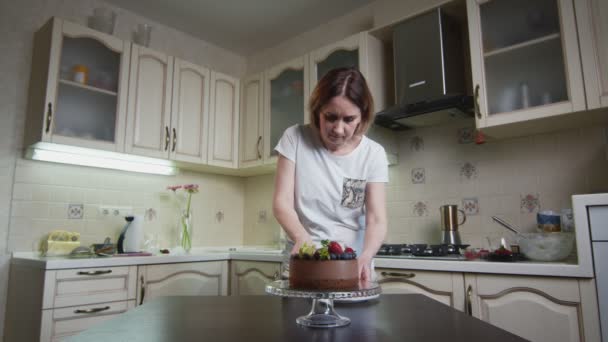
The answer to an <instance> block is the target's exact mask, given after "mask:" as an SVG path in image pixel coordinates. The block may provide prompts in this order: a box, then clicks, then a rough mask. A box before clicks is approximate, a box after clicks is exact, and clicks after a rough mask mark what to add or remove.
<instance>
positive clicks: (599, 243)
mask: <svg viewBox="0 0 608 342" xmlns="http://www.w3.org/2000/svg"><path fill="white" fill-rule="evenodd" d="M572 204H573V207H574V208H573V209H574V219H575V222H576V225H577V229H579V228H580V227H587V226H588V227H589V232H590V234H591V247H592V252H593V268H594V270H595V285H596V287H597V300H598V307H599V314H600V329H601V334H602V341H604V342H608V193H605V194H592V195H575V196H572Z"/></svg>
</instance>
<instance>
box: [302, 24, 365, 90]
mask: <svg viewBox="0 0 608 342" xmlns="http://www.w3.org/2000/svg"><path fill="white" fill-rule="evenodd" d="M359 37H360V35H359V34H356V35H354V36H351V37H348V38H347V39H344V40H341V41H339V42H337V43H334V44H331V45H327V46H324V47H322V48H320V49H317V50H315V51H313V52H312V53H311V54H310V90H309V93H312V91H313V89H314V88H315V86H316V85H317V82H319V80H320V79H321V78H323V76H325V74H326V73H327V72H328V71H330V70H332V69H335V68H347V67H350V68H355V69H358V70H359V71H362V70H361V69H360V68H359V65H360V61H359V58H360V57H359V56H360V38H359Z"/></svg>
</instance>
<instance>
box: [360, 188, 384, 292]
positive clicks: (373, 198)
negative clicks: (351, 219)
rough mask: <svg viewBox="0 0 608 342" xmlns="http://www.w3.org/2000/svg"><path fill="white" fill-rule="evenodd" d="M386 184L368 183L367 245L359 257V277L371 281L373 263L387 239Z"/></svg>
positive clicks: (366, 206) (366, 205)
mask: <svg viewBox="0 0 608 342" xmlns="http://www.w3.org/2000/svg"><path fill="white" fill-rule="evenodd" d="M385 186H386V184H385V183H373V182H372V183H367V186H366V189H365V191H366V194H365V208H366V211H365V226H366V228H365V245H364V246H363V252H362V253H361V255H360V256H359V275H360V278H361V279H363V280H366V279H371V278H372V275H371V270H370V265H371V261H372V259H373V258H374V256H375V255H376V253H377V252H378V249H380V246H381V245H382V242H383V241H384V238H385V237H386V230H387V228H386V222H387V221H386V188H385Z"/></svg>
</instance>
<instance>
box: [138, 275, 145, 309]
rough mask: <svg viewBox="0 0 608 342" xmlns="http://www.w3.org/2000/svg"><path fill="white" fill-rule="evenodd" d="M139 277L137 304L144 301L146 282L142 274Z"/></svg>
mask: <svg viewBox="0 0 608 342" xmlns="http://www.w3.org/2000/svg"><path fill="white" fill-rule="evenodd" d="M139 279H140V280H141V282H140V285H139V286H140V288H139V305H142V304H143V303H144V297H145V296H146V282H145V280H144V276H143V275H142V276H141V278H139Z"/></svg>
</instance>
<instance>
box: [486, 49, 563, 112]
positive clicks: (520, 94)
mask: <svg viewBox="0 0 608 342" xmlns="http://www.w3.org/2000/svg"><path fill="white" fill-rule="evenodd" d="M485 67H486V79H487V94H488V106H489V112H490V114H495V113H500V112H510V111H513V110H518V109H525V108H527V107H534V106H540V105H545V104H551V103H555V102H560V101H567V100H568V90H567V88H566V75H565V69H564V59H563V54H562V45H561V41H560V40H559V39H553V40H549V41H545V42H543V43H540V44H538V45H535V46H528V47H525V48H521V49H516V50H511V51H509V52H505V53H502V54H497V55H493V56H490V57H486V58H485Z"/></svg>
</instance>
